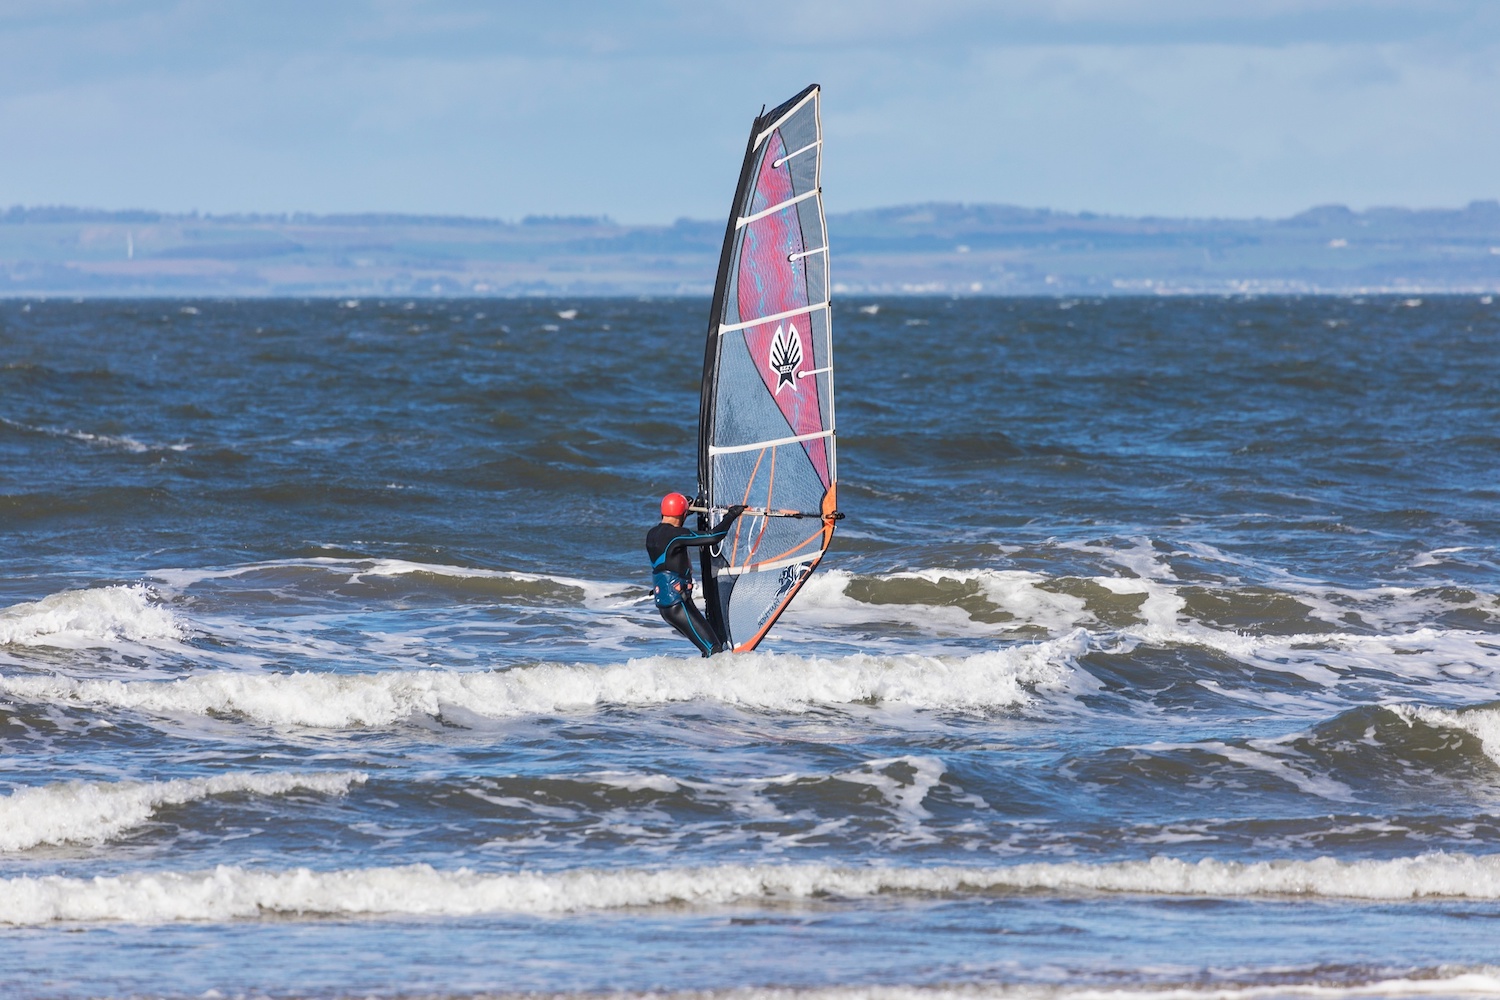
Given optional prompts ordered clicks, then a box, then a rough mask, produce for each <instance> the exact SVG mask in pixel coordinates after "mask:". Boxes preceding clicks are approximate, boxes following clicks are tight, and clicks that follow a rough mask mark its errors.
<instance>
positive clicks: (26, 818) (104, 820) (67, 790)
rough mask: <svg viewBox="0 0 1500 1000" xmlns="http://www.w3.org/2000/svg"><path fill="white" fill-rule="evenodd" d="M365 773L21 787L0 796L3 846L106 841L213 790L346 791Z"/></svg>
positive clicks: (218, 792) (220, 792)
mask: <svg viewBox="0 0 1500 1000" xmlns="http://www.w3.org/2000/svg"><path fill="white" fill-rule="evenodd" d="M365 779H366V775H365V774H363V773H362V772H359V771H336V772H330V773H326V774H294V773H288V772H269V773H264V774H221V775H215V776H213V777H211V778H179V779H176V780H172V781H120V782H102V781H99V782H95V781H90V782H84V781H69V782H60V783H57V784H50V785H38V786H35V787H30V788H19V789H16V790H15V791H13V792H11V793H10V795H8V796H5V797H3V798H0V851H24V850H27V849H28V848H32V847H37V846H39V845H42V844H65V843H69V844H88V843H100V842H102V841H106V840H109V839H111V838H113V837H116V836H118V835H119V834H121V833H123V832H124V831H126V830H128V829H130V828H131V827H135V826H139V825H141V824H142V823H145V822H146V821H147V820H149V819H150V818H151V816H152V814H153V813H155V812H156V810H158V809H159V808H161V807H162V806H172V805H182V804H184V803H187V802H195V801H197V800H199V799H205V798H208V797H210V796H213V795H228V794H233V793H235V792H243V793H248V794H251V795H284V794H286V793H288V792H294V791H299V790H304V791H309V792H317V793H319V794H323V795H340V794H342V793H344V792H346V791H348V790H349V786H350V785H354V784H361V783H363V782H364V781H365Z"/></svg>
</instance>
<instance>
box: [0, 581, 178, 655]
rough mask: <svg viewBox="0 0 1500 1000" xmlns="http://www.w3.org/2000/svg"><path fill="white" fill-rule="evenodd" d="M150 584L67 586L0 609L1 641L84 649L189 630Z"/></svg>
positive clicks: (165, 637)
mask: <svg viewBox="0 0 1500 1000" xmlns="http://www.w3.org/2000/svg"><path fill="white" fill-rule="evenodd" d="M153 597H154V595H153V594H152V592H151V591H150V589H148V588H146V587H142V586H134V587H97V588H94V589H92V590H65V591H62V592H61V593H57V594H51V595H49V596H47V597H44V598H42V599H41V600H40V601H34V602H28V603H26V604H16V605H12V606H11V607H8V608H6V609H4V610H3V611H0V645H4V644H15V645H21V646H61V647H68V648H84V647H89V646H97V645H99V644H101V643H111V642H116V641H118V640H120V639H128V640H132V641H135V642H151V641H153V640H175V639H180V638H182V636H183V634H184V629H183V627H182V625H181V623H179V622H178V621H177V619H176V617H175V616H174V615H173V614H172V612H171V610H170V609H168V608H167V607H165V606H164V605H162V604H160V603H158V602H157V601H156V600H154V599H153Z"/></svg>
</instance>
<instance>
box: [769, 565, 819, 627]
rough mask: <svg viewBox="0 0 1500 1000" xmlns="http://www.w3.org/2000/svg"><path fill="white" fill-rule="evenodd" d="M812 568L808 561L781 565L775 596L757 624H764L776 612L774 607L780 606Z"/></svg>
mask: <svg viewBox="0 0 1500 1000" xmlns="http://www.w3.org/2000/svg"><path fill="white" fill-rule="evenodd" d="M812 569H813V564H812V563H810V562H805V563H795V564H794V565H791V566H783V567H782V568H781V575H780V576H779V577H778V578H777V580H776V596H775V597H774V598H772V600H771V603H770V605H769V606H768V607H767V608H766V610H765V612H764V613H763V614H762V615H761V616H760V621H759V622H758V623H757V624H759V625H764V624H765V623H766V619H768V618H770V617H771V615H772V614H774V613H775V612H776V609H778V608H780V607H781V605H782V603H783V602H784V601H785V599H786V596H787V595H788V594H790V593H791V592H792V590H793V589H794V588H795V587H796V586H797V584H798V583H799V582H800V581H801V580H802V578H803V577H805V576H807V574H809V573H811V572H812Z"/></svg>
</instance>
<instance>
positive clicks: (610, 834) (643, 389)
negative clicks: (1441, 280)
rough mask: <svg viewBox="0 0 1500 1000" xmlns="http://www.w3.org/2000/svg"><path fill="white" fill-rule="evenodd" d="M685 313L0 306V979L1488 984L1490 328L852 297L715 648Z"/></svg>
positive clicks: (675, 985) (50, 982) (1295, 307)
mask: <svg viewBox="0 0 1500 1000" xmlns="http://www.w3.org/2000/svg"><path fill="white" fill-rule="evenodd" d="M575 310H576V312H575ZM706 314H707V303H706V302H703V301H699V300H680V301H640V302H638V301H626V300H618V301H590V300H584V301H579V302H572V301H568V302H563V301H556V302H553V301H542V300H536V301H498V300H453V301H431V300H423V301H415V302H406V301H362V302H353V301H349V302H334V301H310V302H300V301H269V302H255V301H191V302H187V301H133V302H40V301H32V302H25V301H7V302H0V608H3V610H0V785H3V787H4V789H5V790H6V791H7V793H8V794H7V795H6V796H5V797H3V798H0V995H4V996H11V995H14V996H18V997H19V996H24V997H95V996H171V997H187V996H202V995H204V994H205V993H206V992H207V991H210V990H216V991H218V992H217V994H211V995H217V996H224V997H230V996H267V995H269V996H277V997H281V996H287V997H290V996H299V997H300V996H315V997H332V996H352V995H358V996H366V995H377V996H408V995H422V996H470V995H474V994H477V993H533V992H539V993H546V994H563V995H573V994H582V993H596V992H601V991H602V992H626V993H642V992H647V991H655V992H666V993H676V992H688V991H703V990H714V991H724V990H730V991H739V994H743V995H745V996H747V997H748V996H751V995H757V994H759V993H760V992H762V991H764V990H766V989H782V990H789V991H792V993H793V994H796V995H798V996H800V995H802V994H807V995H809V996H812V995H822V994H825V993H826V994H828V995H829V996H830V997H835V996H836V997H851V998H852V997H854V996H870V995H875V996H882V997H889V998H891V1000H896V998H906V997H909V996H918V997H926V998H930V1000H941V998H946V997H948V996H950V995H951V996H954V997H958V996H965V997H988V996H997V997H1000V996H1004V997H1010V996H1018V997H1022V996H1024V997H1032V996H1037V997H1042V996H1045V997H1064V996H1065V997H1069V998H1073V997H1079V998H1082V997H1089V996H1098V995H1102V994H1104V993H1108V994H1109V995H1111V996H1120V995H1124V996H1127V997H1135V996H1140V997H1145V996H1148V995H1149V996H1160V995H1162V991H1171V994H1172V995H1173V996H1174V997H1198V996H1203V997H1208V996H1213V997H1221V996H1232V997H1241V996H1244V997H1250V996H1254V997H1264V996H1281V995H1288V996H1291V995H1311V994H1316V995H1319V996H1322V995H1381V996H1388V995H1445V996H1446V995H1470V994H1475V993H1493V992H1500V965H1494V964H1492V963H1496V957H1497V956H1496V949H1495V946H1494V941H1495V929H1496V928H1497V927H1500V923H1497V919H1500V763H1497V762H1500V705H1497V704H1496V703H1497V701H1500V690H1497V685H1500V677H1497V669H1496V668H1497V666H1500V658H1497V657H1500V600H1497V594H1500V553H1497V542H1500V522H1497V519H1496V500H1497V498H1500V482H1497V479H1496V470H1497V468H1500V462H1497V458H1500V349H1497V342H1500V307H1497V306H1496V305H1495V304H1494V303H1493V302H1491V301H1488V300H1486V299H1482V298H1478V297H1449V298H1430V297H1429V298H1425V299H1424V300H1417V299H1401V298H1381V297H1377V298H1368V299H1357V298H1306V299H1296V298H1255V299H1243V300H1241V299H1165V298H1163V299H1107V300H1083V301H1074V300H1062V301H1059V300H1051V299H1047V300H1042V299H1037V300H1026V299H989V300H986V299H967V300H951V301H950V300H942V299H890V300H874V299H871V300H850V301H847V302H845V303H843V304H841V306H840V307H839V308H838V309H837V312H836V318H835V338H836V341H837V352H838V354H837V356H838V364H839V373H838V385H839V391H840V398H839V418H840V426H839V438H840V447H841V450H840V463H839V466H840V475H841V478H842V482H841V484H840V490H839V498H840V506H841V507H842V509H843V510H844V511H845V512H846V513H847V515H848V517H847V520H845V521H843V522H841V524H840V529H839V534H838V535H837V537H836V539H835V542H834V547H833V549H832V550H831V553H830V556H829V558H828V559H827V560H826V561H825V562H824V564H823V568H822V569H820V570H819V572H818V575H817V576H816V577H815V578H814V580H813V582H812V583H810V584H809V585H808V587H807V588H806V589H805V590H804V591H803V593H802V595H801V596H799V598H798V600H797V602H796V603H795V604H794V605H793V607H792V609H791V611H790V612H789V613H788V614H787V615H786V616H785V617H784V618H783V619H782V621H781V622H780V624H779V625H778V626H777V627H776V628H775V629H774V630H773V631H772V633H771V635H770V637H769V638H768V640H767V641H766V642H765V643H764V644H763V645H762V647H761V649H760V650H759V651H757V652H756V653H753V654H745V655H740V656H735V657H731V658H728V659H725V658H716V659H714V660H712V661H705V660H700V659H699V658H697V657H696V655H693V650H691V648H689V647H688V646H687V645H686V644H685V643H684V642H683V641H682V640H681V639H679V638H677V637H676V636H675V635H674V634H673V633H672V632H670V630H668V629H667V627H666V626H665V625H663V624H662V623H661V622H660V620H659V619H658V618H657V617H656V615H655V612H654V609H653V608H652V606H651V604H650V600H649V597H648V594H647V584H648V574H647V572H646V566H645V562H644V555H643V548H642V538H643V535H644V532H645V530H646V528H647V527H649V526H650V524H651V523H652V522H653V521H654V520H655V503H656V499H657V498H658V497H659V496H660V494H661V493H663V492H666V491H668V490H682V491H684V492H688V493H692V492H695V489H696V483H695V482H694V475H695V469H696V458H695V455H694V446H695V441H696V418H697V412H696V410H697V391H698V388H697V379H698V371H699V368H700V366H701V357H702V351H701V341H702V335H703V329H704V326H705V323H706V319H705V317H706ZM872 989H873V990H874V991H875V992H874V993H873V994H872V993H871V990H872ZM1320 991H1321V992H1320ZM737 995H738V994H737ZM780 995H787V996H790V995H792V994H780Z"/></svg>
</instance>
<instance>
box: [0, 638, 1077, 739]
mask: <svg viewBox="0 0 1500 1000" xmlns="http://www.w3.org/2000/svg"><path fill="white" fill-rule="evenodd" d="M1088 647H1089V639H1088V636H1087V633H1084V632H1082V631H1079V632H1076V633H1074V634H1073V635H1070V636H1066V637H1064V638H1062V639H1054V640H1050V641H1047V642H1038V643H1031V644H1026V645H1016V646H1011V647H1007V648H1004V649H998V650H993V651H989V652H984V653H979V654H975V655H972V656H918V655H905V656H871V655H866V654H859V655H855V656H847V657H842V658H822V657H802V656H793V655H790V654H785V653H748V654H741V655H738V656H736V657H735V658H734V669H733V670H726V669H724V662H723V661H722V660H703V659H697V658H694V659H691V660H685V659H677V658H671V657H650V658H644V659H638V660H630V661H628V662H626V663H623V664H612V665H609V666H590V665H586V664H540V665H536V666H526V667H513V668H511V669H509V670H502V671H485V672H459V671H451V670H413V671H402V672H399V673H397V672H388V673H380V674H335V673H293V674H272V673H249V672H242V671H228V670H223V671H211V672H205V673H200V674H198V675H195V676H192V677H185V678H180V679H177V680H170V681H119V680H102V679H98V680H76V679H73V678H69V677H63V676H60V675H51V676H22V675H11V676H0V693H3V694H4V695H6V696H8V697H10V698H12V699H15V700H18V701H24V702H31V703H36V702H42V703H50V704H64V705H85V706H104V707H111V708H124V709H136V710H142V711H147V712H161V713H178V712H185V713H192V714H199V715H208V714H218V715H237V716H242V717H245V718H249V719H252V720H254V721H257V722H262V723H269V724H272V725H285V726H312V727H322V728H335V729H336V728H344V727H349V726H384V725H390V724H391V723H394V722H397V721H399V720H401V719H405V718H408V717H410V716H413V715H427V716H439V715H441V714H442V711H443V708H444V706H453V707H456V708H460V709H463V710H465V711H468V712H472V713H475V714H477V715H481V716H486V717H490V718H508V717H515V716H524V715H538V714H547V713H553V712H569V711H587V710H590V709H595V708H599V707H603V706H622V707H644V706H659V705H666V704H672V703H677V702H692V701H705V702H716V703H719V704H725V705H733V706H737V707H742V708H750V709H762V710H768V711H778V712H792V713H797V712H804V711H807V710H809V709H811V708H814V707H818V706H828V707H837V706H845V705H853V704H901V705H907V706H911V707H915V708H924V709H947V710H959V711H987V710H993V709H1005V708H1014V707H1017V706H1020V705H1024V704H1026V703H1028V702H1029V701H1030V700H1031V698H1032V691H1033V690H1034V689H1036V688H1037V687H1039V686H1045V685H1059V684H1062V683H1063V682H1064V681H1065V679H1066V678H1067V676H1068V674H1069V665H1070V664H1071V663H1072V661H1074V660H1076V658H1077V657H1078V656H1080V655H1081V654H1082V653H1084V652H1085V651H1087V649H1088Z"/></svg>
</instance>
